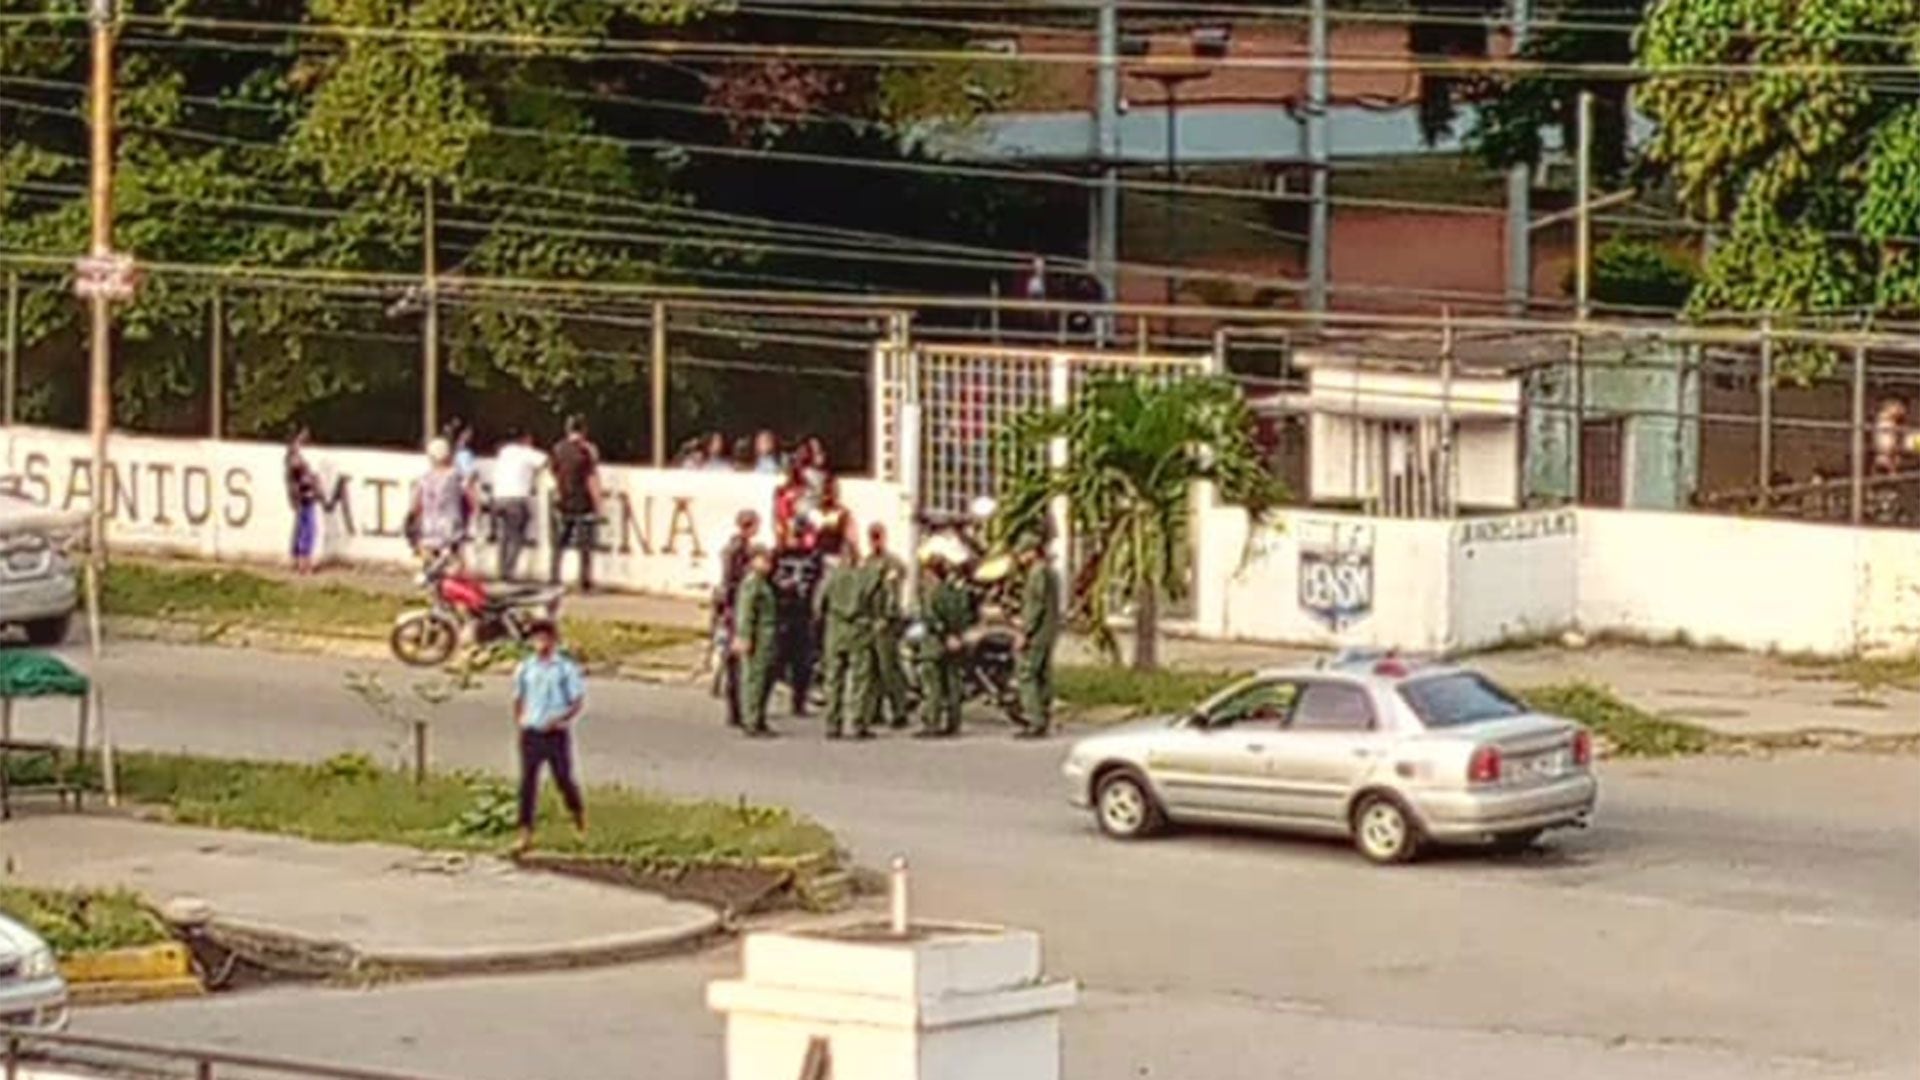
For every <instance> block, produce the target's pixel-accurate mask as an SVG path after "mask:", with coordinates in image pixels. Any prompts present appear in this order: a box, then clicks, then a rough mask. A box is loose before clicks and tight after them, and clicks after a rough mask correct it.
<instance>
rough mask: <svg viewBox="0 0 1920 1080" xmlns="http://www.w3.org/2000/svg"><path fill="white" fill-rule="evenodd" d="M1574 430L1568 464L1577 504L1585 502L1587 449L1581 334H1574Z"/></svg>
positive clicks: (1569, 441) (1584, 360)
mask: <svg viewBox="0 0 1920 1080" xmlns="http://www.w3.org/2000/svg"><path fill="white" fill-rule="evenodd" d="M1572 428H1573V430H1572V432H1571V433H1569V435H1568V437H1567V452H1568V454H1569V455H1570V460H1569V461H1568V464H1567V476H1568V478H1569V480H1568V484H1569V487H1570V488H1571V490H1572V495H1573V503H1574V505H1575V506H1578V505H1580V504H1581V503H1583V502H1585V501H1586V499H1585V496H1586V492H1585V491H1584V490H1583V489H1582V488H1581V481H1582V480H1583V479H1584V477H1582V476H1581V472H1582V471H1583V470H1582V466H1583V465H1584V464H1585V463H1584V462H1583V461H1582V460H1581V457H1582V455H1584V454H1585V453H1586V449H1587V339H1586V338H1585V337H1584V336H1583V335H1580V334H1575V335H1573V422H1572Z"/></svg>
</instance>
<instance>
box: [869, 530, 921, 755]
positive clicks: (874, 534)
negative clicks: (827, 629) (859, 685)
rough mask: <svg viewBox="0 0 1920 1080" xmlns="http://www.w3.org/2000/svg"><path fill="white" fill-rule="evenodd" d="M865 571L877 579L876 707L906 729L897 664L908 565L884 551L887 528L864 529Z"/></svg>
mask: <svg viewBox="0 0 1920 1080" xmlns="http://www.w3.org/2000/svg"><path fill="white" fill-rule="evenodd" d="M867 569H868V570H869V571H870V572H871V573H872V574H873V576H874V578H875V579H876V587H877V588H878V590H879V591H878V593H877V594H876V596H875V602H876V603H877V605H878V609H877V612H876V616H875V619H874V627H873V657H874V659H873V676H874V682H875V683H876V684H877V685H878V687H879V708H877V709H876V715H879V714H880V713H882V712H884V714H885V722H886V723H887V724H889V725H890V726H892V727H894V728H903V727H906V726H907V718H908V716H909V714H910V713H911V712H912V708H911V705H910V703H909V701H908V700H907V699H908V693H907V673H906V672H905V671H904V670H902V668H901V664H900V618H901V614H902V611H903V607H902V603H903V597H904V595H905V590H906V585H907V564H906V563H904V562H901V561H900V556H898V555H895V554H894V553H893V552H891V551H888V550H887V527H886V526H885V525H882V524H880V523H879V522H877V521H876V522H874V523H873V524H872V525H871V526H869V527H868V529H867Z"/></svg>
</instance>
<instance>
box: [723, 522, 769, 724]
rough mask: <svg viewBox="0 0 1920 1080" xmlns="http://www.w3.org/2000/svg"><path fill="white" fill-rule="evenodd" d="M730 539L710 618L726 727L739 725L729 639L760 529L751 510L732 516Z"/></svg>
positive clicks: (736, 674)
mask: <svg viewBox="0 0 1920 1080" xmlns="http://www.w3.org/2000/svg"><path fill="white" fill-rule="evenodd" d="M733 524H734V534H733V539H731V540H728V541H727V547H726V550H725V551H723V552H721V554H720V588H719V591H718V594H717V595H715V596H714V598H713V602H714V617H715V619H716V621H717V624H718V627H719V630H720V632H721V633H722V634H724V635H725V638H724V639H723V645H724V646H725V649H724V659H723V660H722V661H721V663H722V665H723V666H724V671H723V673H722V676H721V677H722V680H723V682H722V687H723V691H722V692H723V693H725V695H726V698H727V726H728V727H739V726H740V654H739V653H737V652H735V651H734V650H733V641H734V639H735V638H737V637H738V636H739V635H740V633H741V626H740V621H739V614H740V586H741V585H742V584H744V583H745V582H746V580H747V575H748V574H749V573H751V572H752V570H753V548H754V543H753V539H754V537H755V536H757V535H758V534H759V532H760V515H759V514H756V513H754V512H753V511H751V510H742V511H740V513H739V515H738V516H736V517H735V518H734V519H733Z"/></svg>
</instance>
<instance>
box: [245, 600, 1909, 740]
mask: <svg viewBox="0 0 1920 1080" xmlns="http://www.w3.org/2000/svg"><path fill="white" fill-rule="evenodd" d="M254 569H256V570H257V571H258V572H262V573H267V574H270V575H273V576H276V577H281V578H283V579H284V580H287V581H294V582H297V583H299V584H303V585H309V584H311V585H325V584H343V585H350V586H355V587H359V588H364V589H370V590H377V591H381V592H403V591H408V590H411V589H412V588H413V586H412V585H411V584H410V583H409V582H408V581H407V579H406V578H404V577H403V576H400V575H397V574H389V573H382V572H379V571H374V570H366V569H357V568H356V569H350V570H334V571H330V572H327V573H324V574H321V575H318V576H317V577H313V578H294V577H293V576H292V575H288V574H285V573H284V572H281V571H277V570H274V569H271V568H265V569H262V568H254ZM566 604H567V611H568V612H569V613H570V614H573V615H576V616H579V617H582V618H600V619H618V620H622V621H626V622H634V623H645V624H650V625H657V626H673V627H681V628H690V629H704V628H705V627H706V625H707V608H706V605H705V604H704V603H702V602H700V601H697V600H686V599H679V598H675V597H663V596H643V595H638V594H631V593H594V594H591V595H585V596H582V595H578V594H572V595H569V596H568V598H567V601H566ZM1124 644H1125V642H1124V641H1123V645H1124ZM378 652H379V650H378V649H377V648H374V649H372V652H371V653H370V655H373V654H377V653H378ZM1161 655H1162V657H1163V658H1164V659H1165V660H1166V662H1167V663H1169V664H1172V665H1174V666H1177V667H1187V668H1202V669H1209V670H1219V671H1246V670H1253V669H1257V668H1261V667H1270V666H1277V665H1284V664H1294V663H1299V662H1302V661H1307V660H1311V659H1312V658H1314V657H1317V656H1321V655H1324V652H1323V651H1320V650H1312V649H1303V648H1295V647H1288V646H1280V645H1264V644H1255V643H1248V642H1216V641H1199V640H1192V639H1183V638H1169V639H1168V640H1166V641H1165V642H1164V643H1163V644H1162V646H1161ZM1094 658H1095V655H1094V652H1093V650H1092V648H1091V647H1090V646H1089V645H1088V643H1087V642H1086V641H1084V640H1082V639H1077V638H1069V639H1068V641H1067V642H1066V644H1065V646H1064V648H1063V652H1062V659H1065V660H1069V661H1079V662H1085V661H1091V660H1093V659H1094ZM705 660H706V645H705V643H704V642H700V641H691V642H683V643H680V644H675V645H668V646H664V647H662V648H660V649H656V650H652V651H650V652H649V653H648V661H649V663H648V666H647V669H646V671H645V672H644V674H645V675H647V676H648V677H652V678H655V679H671V678H672V677H674V675H675V674H676V673H681V672H684V673H685V678H686V679H688V680H689V681H691V680H692V679H694V678H695V677H696V672H697V671H698V670H699V669H700V668H701V666H702V664H703V663H704V661H705ZM1474 663H1475V664H1476V665H1477V666H1479V667H1481V668H1483V669H1485V670H1486V671H1487V672H1488V673H1489V674H1491V675H1493V676H1494V677H1495V678H1498V679H1500V680H1502V681H1505V682H1510V683H1512V684H1514V685H1516V686H1529V685H1538V684H1541V683H1550V682H1565V681H1568V680H1572V679H1584V680H1587V681H1590V682H1594V683H1598V684H1601V685H1604V686H1607V687H1610V688H1612V689H1613V690H1614V691H1615V692H1616V693H1618V694H1620V695H1621V696H1622V697H1623V698H1625V699H1626V700H1628V701H1630V702H1632V703H1634V704H1636V705H1638V706H1640V707H1641V708H1644V709H1648V710H1650V711H1652V712H1655V713H1658V714H1660V715H1663V716H1668V717H1671V718H1673V719H1679V720H1686V721H1689V722H1691V723H1695V724H1698V725H1700V726H1702V727H1704V728H1707V729H1709V730H1711V731H1714V732H1718V733H1720V734H1725V735H1734V736H1755V735H1783V734H1791V733H1796V732H1808V731H1820V732H1852V733H1858V734H1864V735H1873V736H1913V735H1920V690H1911V689H1907V690H1903V689H1896V688H1882V689H1877V690H1874V691H1872V692H1871V693H1864V692H1862V691H1861V690H1860V689H1859V688H1858V687H1856V686H1854V685H1853V684H1851V683H1848V682H1845V681H1842V680H1839V679H1836V678H1834V677H1833V676H1832V675H1831V669H1827V668H1822V667H1818V666H1811V665H1805V664H1799V665H1796V664H1790V663H1788V662H1786V661H1784V660H1781V659H1779V658H1777V657H1769V656H1764V655H1759V654H1753V653H1739V652H1725V651H1708V650H1689V649H1681V648H1657V647H1651V646H1631V645H1610V644H1609V645H1597V646H1592V647H1589V648H1584V649H1566V648H1560V647H1540V648H1531V649H1515V650H1510V651H1501V652H1494V653H1489V654H1486V655H1483V656H1480V657H1478V658H1476V659H1475V660H1474Z"/></svg>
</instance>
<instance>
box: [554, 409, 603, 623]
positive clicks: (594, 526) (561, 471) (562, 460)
mask: <svg viewBox="0 0 1920 1080" xmlns="http://www.w3.org/2000/svg"><path fill="white" fill-rule="evenodd" d="M551 461H552V464H551V466H550V467H551V468H552V470H553V487H554V500H553V509H554V529H553V568H552V574H551V576H550V579H551V580H552V582H553V584H555V585H558V584H560V567H561V564H562V563H564V562H565V561H566V557H567V552H568V550H573V551H577V552H579V553H580V591H581V592H589V591H591V590H592V589H593V547H594V541H595V540H596V536H595V533H596V532H597V530H598V527H599V524H600V504H601V493H600V449H599V447H596V446H594V445H593V443H592V442H591V441H589V440H588V439H587V422H586V421H585V420H583V419H581V418H580V417H578V416H573V417H568V418H567V437H566V438H564V439H561V440H560V441H559V443H557V444H556V445H555V446H554V448H553V454H552V458H551Z"/></svg>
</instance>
